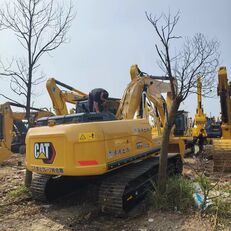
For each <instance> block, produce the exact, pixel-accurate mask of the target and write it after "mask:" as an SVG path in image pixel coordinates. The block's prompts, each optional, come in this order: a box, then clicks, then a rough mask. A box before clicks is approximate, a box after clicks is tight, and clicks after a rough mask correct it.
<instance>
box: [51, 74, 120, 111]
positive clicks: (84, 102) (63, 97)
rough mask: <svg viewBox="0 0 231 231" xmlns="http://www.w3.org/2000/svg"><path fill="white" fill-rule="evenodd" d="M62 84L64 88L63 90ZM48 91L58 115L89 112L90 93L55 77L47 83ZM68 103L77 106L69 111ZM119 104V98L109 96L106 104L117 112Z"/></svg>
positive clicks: (108, 108)
mask: <svg viewBox="0 0 231 231" xmlns="http://www.w3.org/2000/svg"><path fill="white" fill-rule="evenodd" d="M59 86H61V87H62V88H63V89H62V90H61V89H60V87H59ZM46 87H47V91H48V93H49V96H50V98H51V101H52V105H53V108H54V111H55V114H56V115H68V114H73V113H77V112H78V113H79V112H88V95H87V94H86V93H84V92H82V91H79V90H77V89H75V88H73V87H71V86H69V85H67V84H65V83H62V82H60V81H58V80H56V79H54V78H50V79H48V80H47V83H46ZM67 103H70V104H72V105H74V107H75V108H72V109H71V110H70V113H69V112H68V108H67ZM118 106H119V99H114V98H109V99H108V100H107V103H106V105H105V108H106V109H107V110H108V111H111V112H113V113H115V112H116V111H117V108H118Z"/></svg>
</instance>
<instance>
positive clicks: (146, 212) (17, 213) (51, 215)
mask: <svg viewBox="0 0 231 231" xmlns="http://www.w3.org/2000/svg"><path fill="white" fill-rule="evenodd" d="M23 161H24V158H23V156H21V155H17V154H15V155H14V156H13V157H12V158H11V159H9V160H8V161H5V162H4V164H3V165H2V166H1V168H0V193H1V194H0V198H1V202H0V230H1V231H5V230H7V231H8V230H9V231H10V230H12V231H13V230H17V231H22V230H23V231H24V230H31V231H32V230H33V231H39V230H44V231H45V230H66V231H67V230H69V231H71V230H99V231H100V230H121V231H122V230H124V231H126V230H137V231H149V230H206V231H209V230H231V221H230V219H229V218H228V217H225V218H224V219H223V218H222V217H218V216H216V214H211V213H208V214H205V215H204V216H203V217H201V216H200V213H199V210H198V209H196V210H192V211H188V212H187V213H183V212H180V211H163V212H160V211H155V209H153V208H152V206H150V205H148V203H147V201H145V200H144V201H143V202H141V203H140V204H139V205H138V206H137V207H135V208H134V209H133V210H132V211H131V212H130V213H129V214H128V215H127V217H123V218H114V217H112V216H108V215H103V214H101V213H100V212H99V210H98V208H97V203H96V200H95V198H94V197H92V196H90V194H89V193H86V192H87V191H88V192H89V191H91V188H90V186H89V185H85V186H83V187H82V188H81V189H80V191H79V192H77V191H76V192H74V193H72V194H71V195H68V196H66V197H64V198H62V199H60V200H57V201H54V202H52V203H50V204H45V203H38V202H35V201H34V200H32V199H31V196H30V194H29V193H28V192H27V191H26V189H25V187H24V173H25V168H24V164H23ZM191 165H192V166H194V167H195V165H196V160H195V159H193V158H187V159H186V163H185V167H184V176H185V177H189V178H192V177H194V172H193V171H192V168H191V167H189V166H191ZM210 178H213V180H214V181H216V179H218V178H219V185H220V188H226V193H225V194H223V195H222V197H226V198H227V203H230V192H231V178H230V174H223V175H222V177H221V176H220V175H219V176H218V175H216V174H211V175H210ZM89 197H90V198H89ZM229 208H230V207H229ZM227 214H231V211H227Z"/></svg>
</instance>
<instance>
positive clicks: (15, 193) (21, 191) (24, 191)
mask: <svg viewBox="0 0 231 231" xmlns="http://www.w3.org/2000/svg"><path fill="white" fill-rule="evenodd" d="M29 194H30V192H29V190H28V188H27V187H26V186H25V185H20V186H18V187H17V188H16V189H14V190H12V191H10V192H9V193H8V195H9V196H10V197H20V196H23V195H29Z"/></svg>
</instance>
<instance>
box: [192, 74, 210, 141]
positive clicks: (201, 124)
mask: <svg viewBox="0 0 231 231" xmlns="http://www.w3.org/2000/svg"><path fill="white" fill-rule="evenodd" d="M206 122H207V118H206V115H205V113H204V110H203V107H202V83H201V77H198V78H197V109H196V114H195V118H194V126H193V128H192V136H193V137H194V138H196V137H198V135H199V133H200V131H201V129H204V130H203V131H204V136H206V131H205V124H206Z"/></svg>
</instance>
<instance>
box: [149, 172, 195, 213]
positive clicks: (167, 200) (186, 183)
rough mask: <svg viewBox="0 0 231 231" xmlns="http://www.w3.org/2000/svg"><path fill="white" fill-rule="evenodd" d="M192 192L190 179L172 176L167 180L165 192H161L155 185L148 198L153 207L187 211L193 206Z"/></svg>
mask: <svg viewBox="0 0 231 231" xmlns="http://www.w3.org/2000/svg"><path fill="white" fill-rule="evenodd" d="M193 192H194V189H193V184H192V181H190V180H188V179H185V178H184V177H182V176H174V177H171V178H169V179H168V180H167V185H166V192H165V193H161V192H160V191H159V190H158V187H156V186H155V191H154V192H153V193H151V195H150V197H149V198H150V201H151V203H152V205H153V207H154V208H155V209H158V210H174V211H188V210H190V209H192V208H193V207H194V199H193Z"/></svg>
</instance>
